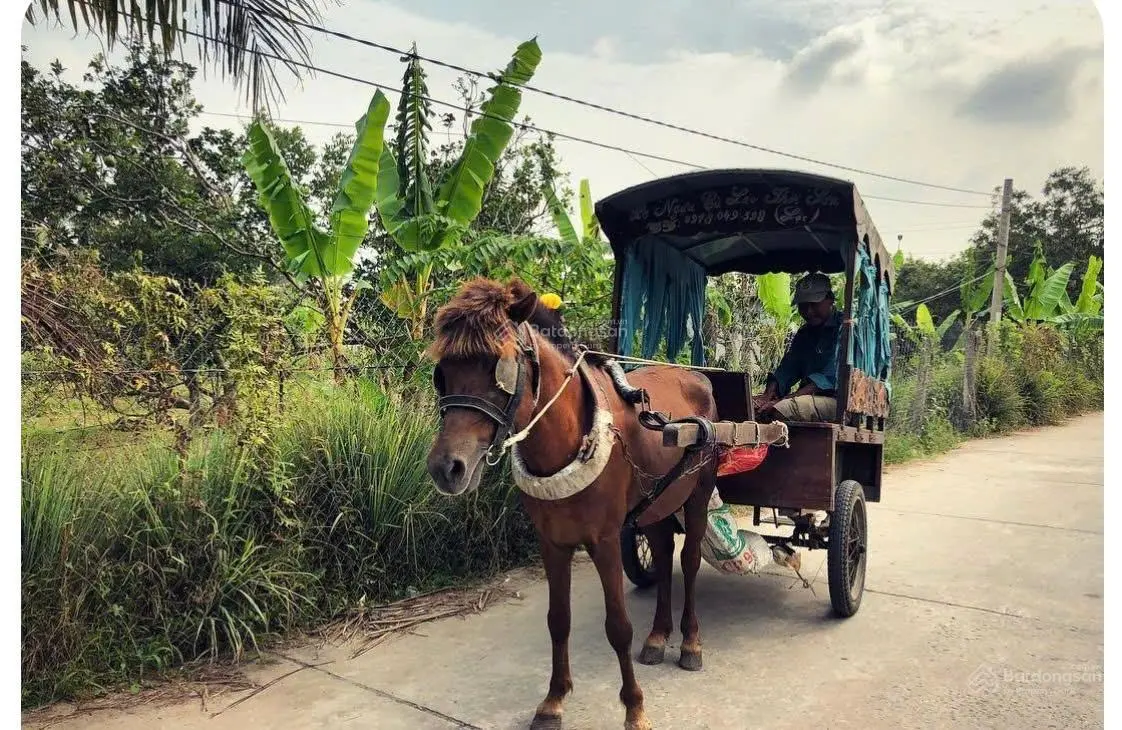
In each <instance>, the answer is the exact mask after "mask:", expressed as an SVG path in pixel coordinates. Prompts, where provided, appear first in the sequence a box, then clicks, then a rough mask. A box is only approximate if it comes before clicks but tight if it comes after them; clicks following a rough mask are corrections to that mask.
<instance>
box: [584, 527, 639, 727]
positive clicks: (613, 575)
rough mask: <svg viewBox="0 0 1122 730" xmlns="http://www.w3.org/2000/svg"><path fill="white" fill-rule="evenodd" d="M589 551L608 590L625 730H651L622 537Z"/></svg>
mask: <svg viewBox="0 0 1122 730" xmlns="http://www.w3.org/2000/svg"><path fill="white" fill-rule="evenodd" d="M589 548H590V549H589V553H590V554H591V556H592V562H593V564H594V565H595V566H596V572H597V573H599V574H600V583H601V585H602V587H603V589H604V613H605V618H604V631H605V633H606V634H607V635H608V643H609V644H611V646H612V649H614V650H615V652H616V657H617V658H618V659H619V671H620V676H621V678H622V680H623V681H622V686H621V688H620V691H619V699H620V701H621V702H622V703H623V706H624V707H625V708H627V715H626V718H625V721H624V725H623V727H624V730H651V723H650V721H649V720H647V714H646V711H645V710H644V708H643V690H642V689H640V688H639V682H638V681H637V680H636V679H635V667H634V665H633V664H632V663H631V639H632V627H631V619H630V618H629V617H628V615H627V604H626V603H625V601H624V594H623V564H622V561H621V558H620V544H619V534H618V533H616V534H613V535H612V536H611V537H610V538H607V539H605V540H601V541H600V542H598V543H596V544H595V545H591V546H589Z"/></svg>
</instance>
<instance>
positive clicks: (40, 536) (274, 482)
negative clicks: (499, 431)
mask: <svg viewBox="0 0 1122 730" xmlns="http://www.w3.org/2000/svg"><path fill="white" fill-rule="evenodd" d="M352 386H353V387H352ZM432 405H433V404H431V403H428V402H424V401H421V402H418V401H416V400H408V401H407V400H404V399H402V398H401V397H400V396H398V395H394V394H387V393H384V392H382V391H380V390H378V389H377V388H374V387H373V386H372V385H371V384H369V383H359V384H357V385H354V384H352V385H348V386H344V387H339V388H336V389H333V390H332V391H330V392H329V394H328V395H327V396H325V397H321V398H318V399H316V400H315V401H314V402H307V403H302V404H301V405H300V407H299V408H293V409H291V410H290V412H291V414H292V415H291V417H290V418H289V419H288V420H285V421H278V422H276V423H273V424H268V425H267V427H262V426H260V425H258V426H256V427H255V429H254V432H253V433H254V438H253V439H252V440H247V439H244V438H238V437H237V436H236V435H235V434H232V433H227V432H223V431H221V430H218V431H214V432H212V433H210V434H209V435H206V436H200V437H197V438H196V439H195V440H194V442H193V445H192V449H191V451H190V452H189V454H188V456H187V458H186V460H185V461H181V460H180V458H179V456H178V455H177V454H176V453H175V452H174V451H173V450H172V449H170V448H168V447H167V445H166V444H162V443H159V442H155V441H154V442H153V444H152V445H151V446H150V447H149V448H147V449H143V448H142V449H140V450H139V451H138V452H137V453H135V454H130V457H129V458H128V459H120V460H116V461H110V462H107V461H106V460H105V459H104V458H101V457H100V456H97V452H91V455H92V456H94V457H95V458H90V459H87V460H81V459H78V458H76V457H75V452H73V451H72V450H69V449H66V448H59V446H60V444H59V443H55V444H53V445H52V444H49V443H47V442H44V441H42V440H38V441H35V442H33V443H32V442H28V441H25V443H24V452H23V458H22V468H23V478H22V505H21V523H22V532H23V534H22V542H23V544H22V566H21V569H22V584H21V585H22V599H23V622H22V638H23V657H22V678H23V701H24V705H25V706H28V705H35V704H38V703H41V702H44V701H48V700H51V699H56V698H60V697H73V696H82V695H88V694H90V693H96V692H99V691H102V690H106V689H110V688H113V687H117V686H120V685H122V684H127V683H136V682H139V681H142V680H143V679H144V678H145V677H147V676H149V675H151V674H153V673H157V672H160V671H162V670H165V669H168V668H171V667H175V666H180V665H182V664H184V663H191V662H195V661H200V660H211V659H215V658H217V657H220V656H221V657H226V656H229V657H234V658H238V657H241V656H242V655H244V654H245V653H246V652H249V651H252V650H254V649H255V648H257V647H259V646H260V645H261V643H262V642H264V641H267V640H272V639H274V638H277V637H279V636H281V635H283V634H284V633H285V632H286V631H290V630H292V629H295V628H299V627H312V626H316V625H319V624H322V623H323V622H326V621H328V620H330V619H332V618H334V617H336V616H338V615H339V614H340V613H341V612H344V611H346V610H347V609H349V608H351V607H353V606H356V605H358V604H360V603H363V602H376V601H381V600H385V599H390V598H395V597H398V596H400V595H402V594H404V593H406V592H407V591H408V589H409V588H410V587H413V588H415V589H417V590H425V589H429V588H438V587H443V586H448V585H452V584H454V583H456V582H457V581H461V580H463V579H465V578H469V577H476V576H483V575H486V574H488V573H491V572H493V571H495V570H498V569H502V568H506V567H510V566H513V565H517V564H521V563H524V562H525V561H526V560H527V558H529V557H531V556H532V555H533V554H534V553H535V552H536V550H535V549H536V542H535V535H534V531H533V528H532V526H531V525H530V523H529V520H528V519H527V518H526V516H525V513H524V512H522V511H521V510H520V509H519V507H518V504H517V499H516V493H515V491H514V490H513V489H512V488H511V485H510V483H509V480H508V479H507V476H506V475H507V474H508V470H507V469H506V468H505V465H504V466H500V467H496V468H493V469H490V470H488V472H487V473H486V475H485V478H484V481H483V483H482V485H481V487H480V489H479V490H477V491H476V492H475V493H474V494H472V495H468V496H465V497H457V498H450V497H445V496H442V495H440V494H439V493H437V492H436V491H435V490H434V489H433V488H432V483H431V479H430V477H429V475H428V473H427V471H426V467H425V461H426V456H427V454H428V450H429V448H430V446H431V444H432V440H433V437H434V435H435V432H436V427H437V417H436V413H435V408H433V407H432ZM263 434H264V435H263ZM107 464H108V466H107Z"/></svg>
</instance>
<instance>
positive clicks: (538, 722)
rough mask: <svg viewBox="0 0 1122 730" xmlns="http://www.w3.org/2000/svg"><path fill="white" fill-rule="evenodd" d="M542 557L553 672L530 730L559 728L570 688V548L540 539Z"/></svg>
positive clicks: (555, 729)
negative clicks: (547, 593) (546, 592)
mask: <svg viewBox="0 0 1122 730" xmlns="http://www.w3.org/2000/svg"><path fill="white" fill-rule="evenodd" d="M541 551H542V561H543V562H544V563H545V575H546V579H547V580H548V581H549V613H548V614H547V617H546V622H547V623H548V625H549V638H550V640H551V641H552V643H553V673H552V674H551V675H550V678H549V693H548V694H547V695H546V697H545V699H544V700H542V702H541V704H540V705H538V709H537V712H536V713H535V714H534V719H533V721H532V722H531V723H530V730H560V728H561V714H562V712H563V708H562V702H563V701H564V699H565V695H567V694H568V693H569V692H571V691H572V690H573V679H572V676H571V675H570V673H569V628H570V624H571V622H572V613H571V610H570V608H571V606H570V592H569V591H570V585H571V583H572V574H573V549H572V548H562V547H558V546H556V545H551V544H549V543H547V542H545V541H544V540H543V541H542V543H541Z"/></svg>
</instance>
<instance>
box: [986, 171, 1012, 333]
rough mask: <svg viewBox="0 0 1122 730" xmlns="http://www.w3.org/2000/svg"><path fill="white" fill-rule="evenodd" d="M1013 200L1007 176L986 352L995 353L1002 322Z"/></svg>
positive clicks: (1009, 180) (1010, 180) (998, 232)
mask: <svg viewBox="0 0 1122 730" xmlns="http://www.w3.org/2000/svg"><path fill="white" fill-rule="evenodd" d="M1012 202H1013V178H1011V177H1007V178H1005V187H1004V188H1003V189H1002V191H1001V220H1000V221H999V223H998V226H997V262H996V263H997V265H996V266H994V269H993V294H992V295H991V297H990V336H989V338H988V342H987V343H986V353H987V354H989V355H993V353H994V347H996V346H997V325H998V323H999V322H1001V303H1002V302H1003V301H1004V290H1005V256H1006V253H1007V251H1008V250H1009V214H1010V210H1009V208H1010V206H1011V205H1012Z"/></svg>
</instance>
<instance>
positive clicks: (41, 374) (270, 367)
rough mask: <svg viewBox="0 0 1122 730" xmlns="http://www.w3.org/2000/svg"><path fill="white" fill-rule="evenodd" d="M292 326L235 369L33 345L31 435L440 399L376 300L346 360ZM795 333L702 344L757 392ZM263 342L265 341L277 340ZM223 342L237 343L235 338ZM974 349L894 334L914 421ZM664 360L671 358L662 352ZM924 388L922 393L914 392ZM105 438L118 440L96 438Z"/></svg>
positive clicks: (606, 337)
mask: <svg viewBox="0 0 1122 730" xmlns="http://www.w3.org/2000/svg"><path fill="white" fill-rule="evenodd" d="M288 324H289V325H290V329H289V330H288V332H287V333H286V337H285V338H284V339H283V342H284V343H285V344H286V347H285V349H284V350H283V352H280V351H277V352H264V353H263V352H257V353H256V354H255V355H256V356H254V357H249V358H247V359H243V361H242V362H241V363H240V364H239V365H238V366H233V367H231V366H222V365H220V364H218V363H217V362H214V358H212V357H210V356H209V355H203V354H200V352H199V350H200V349H206V348H204V347H203V344H205V345H206V346H207V347H210V348H213V347H214V345H215V343H214V342H210V343H199V342H197V341H195V340H193V339H192V338H189V337H183V338H181V339H179V340H178V341H172V342H171V343H170V344H169V345H168V347H166V348H164V349H163V350H161V351H159V353H158V354H157V356H154V357H151V358H148V359H146V360H144V361H143V362H135V361H134V362H129V361H127V360H125V359H123V358H121V357H117V358H107V359H106V360H104V361H103V362H104V363H105V365H104V366H101V365H99V364H98V362H99V361H92V362H91V361H85V360H76V359H70V358H65V357H63V358H60V357H57V356H50V355H44V354H43V352H42V351H40V350H36V349H35V348H29V349H27V350H25V352H24V362H23V369H22V393H23V399H22V400H23V410H24V413H23V416H24V429H25V433H30V434H33V435H34V437H35V438H38V439H40V440H44V439H54V440H55V441H56V442H57V443H58V444H60V448H72V444H73V441H74V439H75V438H78V439H86V440H88V441H90V443H92V444H94V446H93V447H91V448H118V447H127V446H130V445H135V444H138V443H141V442H142V441H143V439H144V434H145V432H147V431H149V430H151V429H152V428H153V427H155V428H157V429H161V428H162V429H164V430H168V431H171V432H175V431H176V429H179V430H188V431H197V430H205V429H207V428H211V427H213V426H215V425H217V426H225V425H229V424H232V423H235V422H236V421H237V420H238V418H239V417H240V418H246V417H248V418H255V417H259V415H260V413H261V412H263V411H264V412H267V413H270V414H274V415H276V416H280V417H299V416H300V415H301V414H302V413H304V412H306V411H307V410H308V409H310V408H314V407H315V406H316V404H317V403H321V402H323V401H325V400H328V399H330V398H331V397H332V396H333V394H334V395H336V396H337V395H338V394H339V392H340V389H349V390H348V391H346V392H347V393H348V396H347V397H356V398H364V397H373V394H375V393H377V392H379V391H387V390H396V391H402V390H404V391H409V392H411V393H412V394H413V395H415V396H418V398H419V399H420V400H419V402H423V401H424V399H425V398H426V397H427V398H429V399H431V395H432V393H431V379H430V378H431V368H432V363H431V361H429V360H428V358H426V356H425V355H424V348H425V346H426V345H427V344H428V342H427V337H426V335H425V330H422V334H421V336H420V337H417V336H415V333H414V332H413V331H411V326H410V323H409V322H408V321H407V320H405V319H402V318H401V317H399V316H397V315H396V314H395V313H393V312H391V311H390V310H389V309H388V308H386V307H385V306H384V305H382V304H381V303H380V302H378V301H377V300H376V299H374V300H373V301H372V302H370V303H369V305H368V306H364V307H363V308H362V309H361V310H360V311H358V312H356V314H355V317H354V318H353V321H352V322H351V323H350V326H349V327H348V329H347V332H346V336H345V338H344V342H343V346H342V348H341V353H342V359H341V360H340V361H338V362H337V361H336V358H335V353H334V352H333V351H332V349H331V348H330V347H329V346H327V345H325V344H324V343H323V342H322V337H321V336H303V335H302V334H301V330H300V322H299V320H298V319H297V320H296V321H295V322H294V321H293V320H292V318H290V319H289V322H288ZM797 324H798V323H797V322H795V323H787V324H782V325H781V324H778V323H776V322H775V321H774V319H772V318H770V317H768V316H766V315H764V314H762V311H761V310H760V308H759V307H758V305H752V306H747V307H745V308H744V310H743V311H740V312H739V313H738V316H735V317H733V318H732V319H731V321H726V322H723V323H722V322H720V321H718V319H717V318H716V317H715V316H710V317H709V318H708V319H707V321H706V327H705V337H704V339H705V342H706V351H707V363H706V364H707V365H709V366H715V367H720V368H725V369H728V370H733V371H738V372H744V373H746V374H748V376H749V378H750V379H751V382H752V383H753V389H754V391H757V392H758V391H760V390H762V388H763V386H764V382H765V379H766V377H767V375H768V373H770V372H772V371H773V370H774V369H775V368H776V366H777V365H778V364H779V361H780V359H781V358H782V356H783V354H784V352H786V350H787V348H788V347H789V345H790V342H791V338H792V337H793V334H794V329H795V327H796V326H797ZM569 331H570V335H571V336H572V337H573V339H574V340H576V341H578V342H581V343H583V344H585V345H587V346H589V347H590V348H593V349H598V350H607V351H613V350H614V347H615V331H614V330H613V329H612V327H611V323H610V320H609V319H608V318H606V317H604V318H599V319H593V320H585V321H581V322H578V323H574V324H573V325H571V326H570V327H569ZM256 335H257V337H258V339H259V340H263V341H266V342H269V341H275V340H276V339H277V338H271V337H269V336H267V335H262V333H260V332H258V333H256ZM215 336H216V337H218V338H219V339H222V338H229V336H230V333H229V332H228V331H224V332H220V333H217V334H215ZM152 337H153V332H151V331H145V329H144V327H136V328H133V329H131V330H124V331H118V338H117V341H116V343H115V344H114V347H113V349H115V350H117V351H118V352H141V353H146V352H149V350H148V349H146V348H145V347H144V343H145V341H146V340H148V339H151V338H152ZM967 341H970V342H972V340H969V338H967V339H964V338H963V337H961V336H960V337H958V338H957V341H956V340H955V339H953V338H951V337H948V338H945V339H944V342H928V341H923V340H918V339H912V338H910V337H907V336H903V335H901V333H896V334H895V336H894V338H893V341H892V342H893V359H894V363H895V370H894V380H895V381H899V382H915V383H919V385H918V386H908V390H909V392H910V393H913V395H911V396H910V397H909V403H910V405H909V407H908V411H909V413H911V414H912V415H913V416H914V418H915V419H919V420H921V419H922V413H923V410H924V406H923V405H922V403H923V401H924V400H925V397H926V395H925V391H926V390H927V389H929V384H928V381H929V380H930V378H929V377H928V373H929V372H930V371H931V370H932V369H933V368H934V367H935V365H936V363H937V362H939V361H942V360H945V359H946V356H947V355H948V353H950V352H953V351H955V350H959V351H961V350H962V349H963V348H964V344H963V343H964V342H967ZM656 357H658V358H659V359H664V358H665V353H661V354H660V355H656ZM972 362H973V359H972V357H966V358H965V359H964V361H963V368H964V370H963V372H964V377H968V376H966V375H965V373H967V372H968V371H969V369H970V367H971V366H972V365H971V363H972ZM968 379H969V378H968ZM917 391H918V392H919V395H914V393H915V392H917ZM968 391H969V389H968V390H965V391H963V393H964V395H963V401H962V403H961V404H960V405H959V406H956V408H958V409H959V410H965V411H967V412H969V411H970V410H971V409H970V407H969V404H970V403H971V401H972V396H971V395H969V392H968ZM917 403H919V404H920V405H916V404H917ZM247 404H250V405H252V406H253V407H249V406H247ZM254 408H256V410H254ZM98 431H103V432H111V433H114V434H116V437H114V438H112V439H108V440H107V439H105V438H92V439H90V438H87V437H90V436H91V435H92V434H95V433H96V432H98ZM130 434H131V435H132V436H131V437H130V436H129V435H130ZM68 444H70V445H68Z"/></svg>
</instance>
